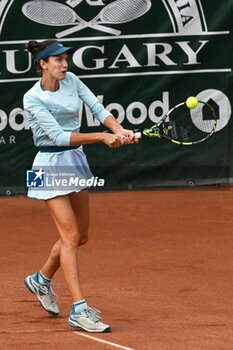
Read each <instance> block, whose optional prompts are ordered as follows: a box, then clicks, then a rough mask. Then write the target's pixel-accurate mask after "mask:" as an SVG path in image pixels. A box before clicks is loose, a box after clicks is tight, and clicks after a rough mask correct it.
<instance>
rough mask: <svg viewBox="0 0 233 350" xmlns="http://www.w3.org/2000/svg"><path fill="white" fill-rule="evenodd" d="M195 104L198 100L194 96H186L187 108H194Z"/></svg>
mask: <svg viewBox="0 0 233 350" xmlns="http://www.w3.org/2000/svg"><path fill="white" fill-rule="evenodd" d="M197 105H198V100H197V99H196V97H193V96H191V97H189V98H187V100H186V106H187V107H188V108H195V107H197Z"/></svg>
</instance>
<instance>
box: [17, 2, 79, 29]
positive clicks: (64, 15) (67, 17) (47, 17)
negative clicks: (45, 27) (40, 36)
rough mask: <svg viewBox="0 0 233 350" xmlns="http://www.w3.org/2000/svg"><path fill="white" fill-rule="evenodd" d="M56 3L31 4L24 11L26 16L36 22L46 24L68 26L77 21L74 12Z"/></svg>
mask: <svg viewBox="0 0 233 350" xmlns="http://www.w3.org/2000/svg"><path fill="white" fill-rule="evenodd" d="M60 5H62V4H57V3H55V2H51V3H49V2H35V3H30V4H28V6H27V7H26V8H25V9H24V14H25V15H26V16H27V17H29V18H30V19H32V20H34V21H39V22H43V23H45V24H67V23H73V22H74V21H75V19H76V18H75V16H74V13H73V11H72V10H71V11H70V9H69V8H67V7H66V8H64V7H63V6H60Z"/></svg>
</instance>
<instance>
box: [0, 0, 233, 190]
mask: <svg viewBox="0 0 233 350" xmlns="http://www.w3.org/2000/svg"><path fill="white" fill-rule="evenodd" d="M213 13H218V21H217V22H216V20H213ZM15 18H17V21H15ZM214 18H216V16H215V17H214ZM230 28H231V18H230V11H229V8H228V2H227V1H223V2H222V3H219V2H218V1H217V0H213V1H212V2H211V3H206V2H204V1H201V0H161V1H156V2H153V1H150V0H134V1H133V2H131V1H128V0H127V1H126V0H115V1H108V0H107V1H102V0H67V1H51V0H34V1H33V0H32V1H22V0H17V1H16V0H15V1H14V0H1V1H0V93H1V99H0V164H1V169H0V170H1V175H0V194H1V195H4V194H6V193H8V194H9V193H11V194H14V193H25V192H26V188H25V178H24V173H25V169H30V166H31V164H32V161H33V158H34V156H35V154H36V152H37V151H38V150H37V149H36V148H35V147H34V146H33V140H32V134H31V130H30V128H29V125H28V121H27V119H26V115H25V112H24V110H23V105H22V98H23V95H24V93H25V92H26V91H27V90H28V89H30V88H31V87H32V85H33V84H34V83H35V82H36V81H38V79H39V78H40V71H38V68H37V67H36V66H35V65H34V62H33V60H32V59H31V57H30V55H29V53H28V52H27V50H26V47H25V45H26V43H27V41H28V40H31V39H35V40H40V41H41V40H45V39H51V38H54V39H57V40H60V41H62V42H63V43H64V44H66V45H69V46H73V47H74V48H75V52H74V53H73V54H72V55H71V56H70V58H69V67H70V70H71V71H73V72H74V73H75V74H77V75H78V77H79V78H80V79H82V80H83V81H84V83H85V84H86V85H88V87H89V88H90V89H91V90H92V91H93V92H94V93H95V95H97V96H98V99H99V100H100V101H101V102H102V103H103V104H104V105H105V107H106V108H107V109H108V110H109V112H111V113H112V114H113V115H114V116H115V117H116V118H117V120H118V121H119V122H120V123H121V124H122V125H123V126H124V127H125V128H131V129H133V130H135V131H137V130H139V129H142V128H146V127H150V126H151V125H153V124H154V123H156V122H158V121H159V120H160V119H161V117H162V116H164V114H165V113H166V112H167V111H168V110H169V109H170V108H171V107H173V106H175V105H176V104H177V103H180V102H183V101H185V99H186V98H187V97H189V96H196V97H197V98H198V99H200V100H203V101H205V102H208V103H209V104H211V105H212V106H213V107H214V108H215V111H216V113H217V115H218V124H217V130H216V133H215V135H214V136H213V137H211V139H209V140H208V141H207V142H206V143H203V144H200V145H198V146H195V147H190V148H184V147H183V148H182V147H179V146H175V145H170V144H168V143H166V142H165V141H164V142H162V141H161V140H145V141H144V140H142V141H141V142H140V144H139V145H132V146H128V147H125V148H124V149H116V150H110V149H108V148H107V146H105V145H102V144H96V145H89V146H85V152H86V154H87V157H88V161H89V163H90V166H91V167H96V166H98V165H99V166H102V165H103V164H102V161H103V159H104V160H105V164H104V167H103V169H102V170H101V173H100V174H98V173H95V174H94V176H97V177H99V178H100V177H101V178H104V179H105V178H109V176H112V174H111V173H110V169H112V167H114V166H115V165H117V167H116V169H115V170H114V171H115V174H114V177H113V178H114V179H116V178H119V179H122V177H121V174H122V173H125V172H126V170H122V169H127V172H129V174H128V176H127V180H125V186H126V187H127V186H128V184H129V183H131V182H132V181H134V180H137V179H138V178H140V186H141V187H143V186H144V185H145V186H146V183H147V180H146V179H147V177H148V172H147V171H146V170H145V173H144V175H145V176H143V177H141V176H140V174H141V170H140V171H139V170H138V173H137V171H136V172H135V169H134V171H133V170H132V171H131V170H130V166H129V165H131V166H134V165H135V164H136V163H137V164H138V165H140V167H141V166H142V167H143V166H144V167H145V169H148V168H146V167H147V166H148V165H151V166H155V167H164V166H168V167H170V169H173V171H172V170H171V171H170V175H169V176H170V180H171V181H170V182H169V180H168V179H167V183H172V184H173V185H175V184H176V183H177V185H180V184H182V183H183V184H184V185H185V184H187V178H186V177H185V174H184V173H182V172H179V171H178V170H177V169H180V167H181V168H182V167H183V166H184V167H190V168H192V167H196V169H200V168H199V167H202V166H210V167H216V168H217V167H225V166H227V167H230V168H231V166H232V160H231V156H230V155H231V148H232V143H233V141H232V138H231V128H232V125H231V124H232V120H231V114H232V99H233V98H232V96H233V95H232V84H231V76H232V69H231V67H232V63H231V62H230V57H231V54H230V52H231V49H232V40H231V37H230ZM78 118H79V119H80V121H81V125H82V127H81V132H94V131H106V128H105V127H104V126H103V125H100V123H99V122H98V121H97V120H96V119H95V118H93V116H92V115H91V113H90V111H89V110H88V108H87V107H86V106H85V105H83V103H82V101H81V102H80V111H79V116H78ZM140 169H141V168H140ZM228 174H229V177H230V171H229V172H228ZM115 175H116V176H115ZM219 176H220V175H219ZM125 177H126V175H125ZM129 178H131V179H132V181H129ZM202 178H203V173H202V172H201V171H200V172H198V171H195V179H196V181H195V182H196V183H198V182H200V181H199V180H200V179H202ZM213 178H215V177H213ZM224 179H225V175H224V176H222V180H221V176H220V178H219V179H218V181H217V180H216V183H219V182H220V183H221V181H222V182H224V181H225V180H224ZM210 182H212V181H210ZM150 183H151V181H150ZM160 183H161V176H159V174H158V176H154V183H153V181H152V183H151V186H153V185H154V186H158V185H159V184H160ZM108 184H109V187H111V186H112V188H117V186H119V187H122V186H123V187H125V186H124V185H123V182H122V181H117V180H115V183H113V182H112V181H110V182H108ZM110 184H111V185H110ZM117 184H118V185H117ZM105 186H106V183H105ZM163 186H164V183H163ZM7 191H8V192H7Z"/></svg>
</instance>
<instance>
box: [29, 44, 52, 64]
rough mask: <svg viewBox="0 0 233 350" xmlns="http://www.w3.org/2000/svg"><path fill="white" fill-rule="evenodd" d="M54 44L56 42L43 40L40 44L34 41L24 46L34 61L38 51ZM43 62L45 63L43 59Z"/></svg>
mask: <svg viewBox="0 0 233 350" xmlns="http://www.w3.org/2000/svg"><path fill="white" fill-rule="evenodd" d="M54 42H56V40H45V41H43V42H41V43H39V42H38V41H36V40H30V41H29V42H28V43H27V44H26V48H27V50H28V51H29V52H30V53H31V55H32V57H33V58H34V60H36V55H37V54H38V53H39V52H40V51H42V50H44V49H45V48H46V47H47V46H49V45H51V44H52V43H54ZM45 61H46V59H45Z"/></svg>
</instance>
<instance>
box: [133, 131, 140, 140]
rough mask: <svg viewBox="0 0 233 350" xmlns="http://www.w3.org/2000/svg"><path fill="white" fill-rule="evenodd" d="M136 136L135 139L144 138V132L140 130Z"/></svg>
mask: <svg viewBox="0 0 233 350" xmlns="http://www.w3.org/2000/svg"><path fill="white" fill-rule="evenodd" d="M134 137H135V139H141V138H142V133H141V132H140V131H139V132H135V134H134Z"/></svg>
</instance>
